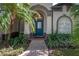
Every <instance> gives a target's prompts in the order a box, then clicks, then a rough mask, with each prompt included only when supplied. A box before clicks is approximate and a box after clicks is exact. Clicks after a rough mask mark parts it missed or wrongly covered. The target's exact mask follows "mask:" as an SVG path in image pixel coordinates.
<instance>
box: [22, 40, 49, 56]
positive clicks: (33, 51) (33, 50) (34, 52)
mask: <svg viewBox="0 0 79 59" xmlns="http://www.w3.org/2000/svg"><path fill="white" fill-rule="evenodd" d="M20 56H48V49H47V47H46V44H45V42H44V40H41V39H37V40H36V39H35V40H32V41H31V43H30V46H29V47H28V49H27V50H26V51H25V52H24V53H23V54H21V55H20Z"/></svg>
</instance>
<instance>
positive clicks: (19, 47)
mask: <svg viewBox="0 0 79 59" xmlns="http://www.w3.org/2000/svg"><path fill="white" fill-rule="evenodd" d="M30 42H31V41H30V40H28V38H27V37H24V34H23V33H19V36H16V37H15V36H14V37H11V38H10V40H8V45H9V47H6V44H5V43H6V41H5V40H3V41H2V42H1V43H0V56H18V55H20V54H22V53H23V52H24V51H25V50H26V49H27V48H28V46H29V44H30Z"/></svg>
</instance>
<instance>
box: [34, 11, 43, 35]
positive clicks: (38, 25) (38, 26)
mask: <svg viewBox="0 0 79 59" xmlns="http://www.w3.org/2000/svg"><path fill="white" fill-rule="evenodd" d="M35 11H36V12H37V13H36V14H34V15H33V19H34V21H35V32H34V33H33V35H34V36H36V37H40V36H43V35H44V14H43V12H42V11H41V10H35Z"/></svg>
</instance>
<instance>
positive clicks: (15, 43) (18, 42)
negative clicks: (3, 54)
mask: <svg viewBox="0 0 79 59" xmlns="http://www.w3.org/2000/svg"><path fill="white" fill-rule="evenodd" d="M25 42H27V43H28V40H27V38H24V35H23V34H19V36H18V37H15V38H11V39H10V40H9V44H10V46H11V47H13V48H14V47H16V46H19V45H20V46H21V45H23V44H24V43H25Z"/></svg>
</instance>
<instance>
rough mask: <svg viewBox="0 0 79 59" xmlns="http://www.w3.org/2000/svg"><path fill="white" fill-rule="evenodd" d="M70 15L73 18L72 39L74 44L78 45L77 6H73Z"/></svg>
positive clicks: (78, 20) (78, 5)
mask: <svg viewBox="0 0 79 59" xmlns="http://www.w3.org/2000/svg"><path fill="white" fill-rule="evenodd" d="M70 14H71V16H72V17H73V25H74V26H73V38H74V40H73V41H74V42H75V43H76V44H77V45H78V44H79V4H73V6H72V7H71V8H70Z"/></svg>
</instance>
